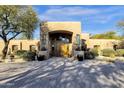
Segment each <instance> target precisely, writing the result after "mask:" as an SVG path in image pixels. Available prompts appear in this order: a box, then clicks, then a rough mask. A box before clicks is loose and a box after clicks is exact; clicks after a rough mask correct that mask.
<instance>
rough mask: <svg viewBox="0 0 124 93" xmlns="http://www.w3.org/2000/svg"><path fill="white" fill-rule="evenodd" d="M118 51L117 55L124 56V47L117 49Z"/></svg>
mask: <svg viewBox="0 0 124 93" xmlns="http://www.w3.org/2000/svg"><path fill="white" fill-rule="evenodd" d="M116 53H117V54H116V56H124V49H117V50H116Z"/></svg>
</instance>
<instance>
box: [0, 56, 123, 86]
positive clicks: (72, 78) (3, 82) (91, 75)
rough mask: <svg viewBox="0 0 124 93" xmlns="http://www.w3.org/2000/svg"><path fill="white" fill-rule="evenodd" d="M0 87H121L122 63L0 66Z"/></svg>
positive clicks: (53, 62) (54, 61)
mask: <svg viewBox="0 0 124 93" xmlns="http://www.w3.org/2000/svg"><path fill="white" fill-rule="evenodd" d="M0 87H3V88H5V87H8V88H19V87H21V88H23V87H29V88H44V87H45V88H70V87H71V88H92V87H93V88H100V87H112V88H113V87H124V63H123V62H115V63H110V62H106V61H99V60H85V61H82V62H78V61H77V60H73V61H72V60H69V59H65V58H51V59H48V60H45V61H41V62H25V63H0Z"/></svg>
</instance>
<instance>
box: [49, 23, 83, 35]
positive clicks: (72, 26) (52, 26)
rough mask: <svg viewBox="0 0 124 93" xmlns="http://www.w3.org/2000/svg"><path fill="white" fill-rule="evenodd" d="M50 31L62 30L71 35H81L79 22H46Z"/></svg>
mask: <svg viewBox="0 0 124 93" xmlns="http://www.w3.org/2000/svg"><path fill="white" fill-rule="evenodd" d="M47 24H48V28H49V30H50V31H56V30H64V31H71V32H73V33H81V22H48V23H47Z"/></svg>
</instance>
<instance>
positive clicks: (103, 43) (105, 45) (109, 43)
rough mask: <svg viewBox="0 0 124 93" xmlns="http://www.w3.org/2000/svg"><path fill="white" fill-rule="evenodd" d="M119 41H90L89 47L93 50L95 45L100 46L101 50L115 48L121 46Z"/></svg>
mask: <svg viewBox="0 0 124 93" xmlns="http://www.w3.org/2000/svg"><path fill="white" fill-rule="evenodd" d="M119 42H120V41H119V40H114V39H89V41H88V47H89V48H93V47H94V45H100V48H101V49H104V48H113V45H115V44H119Z"/></svg>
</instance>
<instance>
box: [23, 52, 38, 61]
mask: <svg viewBox="0 0 124 93" xmlns="http://www.w3.org/2000/svg"><path fill="white" fill-rule="evenodd" d="M35 56H36V53H35V52H31V51H27V52H25V53H24V54H23V59H24V60H26V61H33V60H35Z"/></svg>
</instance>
